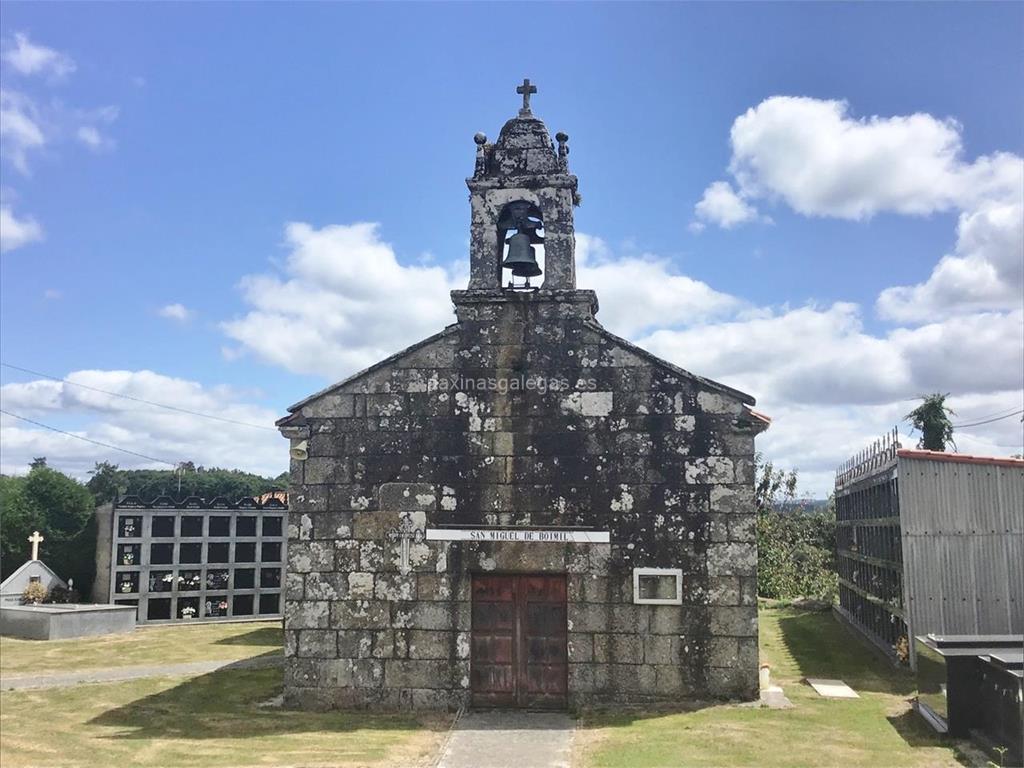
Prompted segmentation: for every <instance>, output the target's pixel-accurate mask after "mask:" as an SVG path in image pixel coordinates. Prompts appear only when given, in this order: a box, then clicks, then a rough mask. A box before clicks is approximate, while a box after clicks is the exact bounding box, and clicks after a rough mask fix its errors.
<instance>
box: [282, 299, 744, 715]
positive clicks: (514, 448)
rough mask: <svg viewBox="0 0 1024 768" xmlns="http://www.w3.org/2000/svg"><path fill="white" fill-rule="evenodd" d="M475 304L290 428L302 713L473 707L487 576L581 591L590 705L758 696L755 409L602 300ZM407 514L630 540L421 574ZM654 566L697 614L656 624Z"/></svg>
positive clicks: (575, 629)
mask: <svg viewBox="0 0 1024 768" xmlns="http://www.w3.org/2000/svg"><path fill="white" fill-rule="evenodd" d="M454 297H455V300H456V304H457V306H458V315H459V323H457V324H456V325H453V326H451V327H449V328H448V329H446V330H445V331H443V332H442V333H441V334H438V335H437V336H435V337H432V339H430V340H428V341H427V342H426V343H424V344H421V345H419V346H417V347H413V348H411V349H410V350H407V351H406V352H404V353H402V354H400V355H398V356H396V357H394V358H391V359H390V360H389V361H385V363H384V364H383V365H381V366H378V367H376V368H374V369H370V371H368V372H366V373H364V374H362V375H359V376H356V377H354V378H353V379H351V380H350V381H348V382H347V383H343V384H342V385H341V386H340V387H336V388H334V389H331V390H327V391H325V392H324V393H321V395H319V396H316V397H314V398H311V399H310V400H308V401H306V402H305V403H304V404H302V405H301V407H300V408H298V409H297V410H296V411H295V412H294V413H293V415H292V416H290V417H288V418H287V419H285V420H283V421H282V432H283V433H284V434H285V435H286V436H288V437H290V438H292V440H293V443H294V442H297V441H298V440H300V439H304V438H307V437H308V459H307V460H305V461H295V460H293V461H292V465H291V490H290V502H289V509H290V511H289V522H290V525H289V544H288V574H287V582H286V594H285V640H286V665H285V693H286V697H287V699H288V701H289V702H291V703H292V704H297V705H300V706H307V707H369V708H381V709H399V708H452V707H457V706H459V705H462V704H466V703H468V700H469V655H470V635H469V633H470V624H471V613H470V603H469V586H470V575H471V574H472V573H473V572H486V571H513V572H541V571H550V572H556V573H566V574H567V580H568V587H569V604H568V621H569V637H568V639H569V662H570V672H569V696H570V704H571V706H573V707H579V706H584V705H590V704H601V703H608V702H618V703H622V702H626V701H632V702H638V703H639V702H646V701H654V700H687V699H700V698H709V697H739V698H752V697H754V696H756V694H757V666H758V657H757V606H756V564H757V549H756V540H755V518H754V509H753V480H754V478H753V472H754V467H753V452H754V435H755V433H756V432H758V431H759V430H760V428H761V427H762V426H763V425H762V424H760V423H758V422H756V420H754V419H752V418H751V417H750V414H749V411H748V409H746V408H745V407H744V405H743V400H742V399H743V397H744V396H742V395H741V394H739V393H735V392H733V391H731V390H728V389H727V388H724V387H720V386H718V385H715V384H714V383H712V382H708V381H706V380H703V379H700V378H698V377H695V376H692V375H690V374H686V373H685V372H683V371H680V370H678V369H674V368H672V367H670V366H668V365H667V364H663V363H660V362H658V361H657V360H656V359H654V358H652V357H651V356H650V355H647V354H646V353H643V352H642V351H641V350H637V349H636V348H635V347H632V346H631V345H628V344H626V343H625V342H623V341H622V340H620V339H616V338H615V337H613V336H611V334H608V333H607V332H606V331H604V330H603V329H602V328H601V327H600V326H599V325H598V324H597V323H596V322H595V321H594V320H593V317H592V311H593V306H594V304H595V301H594V300H593V295H592V294H590V293H589V292H585V291H568V292H564V294H558V293H557V292H544V291H541V292H539V293H534V294H514V293H512V294H502V293H501V292H487V291H473V292H456V293H455V294H454ZM481 380H482V381H483V386H482V387H481V386H480V383H481ZM490 380H493V381H494V382H495V383H494V385H493V386H492V385H490V384H489V383H488V382H489V381H490ZM529 380H533V381H534V382H538V381H541V380H543V381H544V382H545V384H544V385H543V386H541V385H537V384H536V383H535V384H534V385H533V386H532V387H529V385H525V382H526V381H529ZM501 381H505V382H506V385H505V386H504V387H503V386H502V385H501V384H500V382H501ZM514 381H518V382H519V385H518V386H516V385H514V384H513V383H512V382H514ZM553 381H554V382H558V384H559V387H558V388H557V389H556V388H554V387H552V386H551V383H552V382H553ZM446 382H447V383H446ZM470 382H472V386H471V385H470ZM563 384H564V386H565V387H566V388H565V389H563V388H562V385H563ZM528 387H529V388H528ZM503 390H504V391H503ZM404 511H410V512H411V513H412V516H413V520H414V522H415V523H416V524H417V525H418V526H420V527H423V526H425V525H430V526H435V525H439V524H450V523H458V524H463V525H467V526H476V525H506V526H513V525H516V526H538V525H573V526H589V527H593V528H596V529H598V530H608V531H610V532H611V543H610V544H609V545H588V544H549V543H544V544H515V543H500V544H492V543H476V542H425V543H421V544H415V545H413V547H412V553H411V554H412V557H411V563H412V566H413V571H412V572H411V573H409V574H408V575H402V574H401V573H400V571H399V562H400V560H399V547H398V545H397V544H396V543H391V542H389V541H388V540H387V539H386V537H385V534H386V532H387V531H388V530H389V529H390V528H392V527H394V526H395V525H396V524H397V523H398V521H399V515H400V514H401V513H402V512H404ZM634 567H671V568H681V569H682V570H683V573H684V579H683V604H682V605H681V606H676V605H658V606H650V605H635V604H634V603H633V595H632V569H633V568H634Z"/></svg>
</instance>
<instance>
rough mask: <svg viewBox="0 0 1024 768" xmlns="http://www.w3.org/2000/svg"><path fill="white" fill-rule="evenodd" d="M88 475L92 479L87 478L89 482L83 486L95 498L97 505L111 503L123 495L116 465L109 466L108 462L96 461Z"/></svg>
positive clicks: (119, 474) (119, 473)
mask: <svg viewBox="0 0 1024 768" xmlns="http://www.w3.org/2000/svg"><path fill="white" fill-rule="evenodd" d="M89 474H90V475H92V477H90V478H89V482H87V483H86V484H85V485H86V487H87V488H88V489H89V491H90V492H91V493H92V495H93V496H94V497H95V498H96V503H97V504H105V503H107V502H108V501H113V500H114V499H116V498H117V497H118V496H120V495H122V494H123V493H124V487H123V485H122V480H121V472H120V471H119V470H118V468H117V464H111V463H110V462H109V461H98V462H96V466H95V467H94V468H93V469H91V470H90V471H89Z"/></svg>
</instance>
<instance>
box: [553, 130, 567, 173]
mask: <svg viewBox="0 0 1024 768" xmlns="http://www.w3.org/2000/svg"><path fill="white" fill-rule="evenodd" d="M555 141H557V142H558V164H559V166H561V168H562V170H563V171H564V170H566V169H567V168H568V167H569V134H567V133H564V132H562V131H559V132H558V133H556V134H555Z"/></svg>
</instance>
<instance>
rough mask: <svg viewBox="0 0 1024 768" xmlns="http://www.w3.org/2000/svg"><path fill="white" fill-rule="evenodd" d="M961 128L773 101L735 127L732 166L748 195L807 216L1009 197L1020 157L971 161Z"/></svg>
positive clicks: (836, 104)
mask: <svg viewBox="0 0 1024 768" xmlns="http://www.w3.org/2000/svg"><path fill="white" fill-rule="evenodd" d="M960 131H961V127H960V125H959V124H958V123H957V122H956V121H954V120H950V119H946V120H940V119H938V118H935V117H933V116H931V115H928V114H920V113H918V114H913V115H907V116H899V115H898V116H894V117H878V116H874V117H871V118H854V117H852V116H851V115H850V114H849V105H848V104H847V103H846V102H845V101H825V100H819V99H811V98H805V97H794V96H773V97H771V98H769V99H766V100H764V101H763V102H761V103H760V104H758V105H757V106H756V107H752V108H751V109H748V110H747V111H746V113H744V114H743V115H740V116H739V117H738V118H736V121H735V122H734V123H733V125H732V130H731V132H730V141H731V144H732V160H731V162H730V164H729V170H730V171H731V172H732V174H733V176H734V177H735V178H736V180H737V183H738V185H739V189H740V192H741V194H743V195H745V196H748V197H750V198H756V197H765V198H773V197H777V198H781V199H782V200H783V201H785V202H786V203H787V204H788V205H789V206H790V207H791V208H793V210H795V211H797V212H798V213H802V214H804V215H807V216H834V217H838V218H844V219H864V218H869V217H871V216H872V215H874V214H876V213H879V212H881V211H892V212H895V213H903V214H928V213H933V212H935V211H945V210H953V209H966V208H971V207H974V206H975V205H977V204H978V203H979V202H980V201H983V200H991V199H1005V198H1007V197H1010V196H1012V195H1013V194H1014V193H1015V191H1016V190H1017V189H1019V162H1020V158H1017V157H1015V156H1013V155H1010V154H1006V153H998V154H994V155H989V156H983V157H980V158H978V159H977V160H975V161H974V162H973V163H968V162H965V161H964V159H963V141H962V139H961V135H960Z"/></svg>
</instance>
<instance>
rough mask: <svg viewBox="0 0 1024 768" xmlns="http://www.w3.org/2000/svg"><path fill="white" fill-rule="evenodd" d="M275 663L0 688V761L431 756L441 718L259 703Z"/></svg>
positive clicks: (14, 767) (292, 762)
mask: <svg viewBox="0 0 1024 768" xmlns="http://www.w3.org/2000/svg"><path fill="white" fill-rule="evenodd" d="M280 690H281V671H280V670H278V669H266V670H231V671H220V672H214V673H211V674H208V675H201V676H198V677H191V678H180V677H177V678H171V677H162V678H147V679H143V680H133V681H130V682H125V683H105V684H101V685H78V686H73V687H70V688H60V689H49V690H29V691H3V692H0V733H2V748H0V764H2V765H3V768H29V767H30V766H31V768H113V767H114V766H117V768H132V767H133V766H146V767H147V768H150V767H152V766H159V768H179V767H180V768H184V767H185V766H202V767H203V768H226V767H227V766H303V767H304V768H314V766H332V767H334V768H348V767H355V766H381V768H383V767H384V766H394V767H395V768H398V767H401V768H407V767H411V766H415V765H418V764H421V763H422V762H423V760H424V759H425V758H427V757H428V756H430V755H433V754H434V753H435V752H436V750H437V748H438V745H439V743H440V741H441V739H442V738H443V737H444V734H445V731H446V729H447V727H448V725H449V723H450V719H449V718H447V717H441V716H436V717H414V716H412V715H393V716H385V715H370V714H365V713H343V712H321V713H315V712H298V711H289V710H282V709H279V708H267V707H260V706H258V704H259V703H260V702H264V701H266V700H268V699H271V698H272V697H274V696H275V695H277V694H278V693H280Z"/></svg>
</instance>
